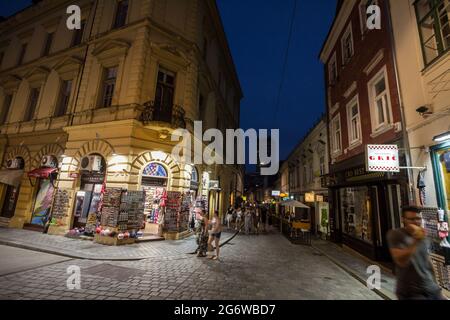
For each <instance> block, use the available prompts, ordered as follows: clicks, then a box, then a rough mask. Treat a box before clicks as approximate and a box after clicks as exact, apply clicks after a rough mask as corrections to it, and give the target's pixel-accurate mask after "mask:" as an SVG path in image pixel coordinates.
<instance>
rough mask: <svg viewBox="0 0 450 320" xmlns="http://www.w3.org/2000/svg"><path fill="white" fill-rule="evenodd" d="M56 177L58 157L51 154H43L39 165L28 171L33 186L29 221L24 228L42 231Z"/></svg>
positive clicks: (47, 215)
mask: <svg viewBox="0 0 450 320" xmlns="http://www.w3.org/2000/svg"><path fill="white" fill-rule="evenodd" d="M57 177H58V159H57V158H56V157H55V156H53V155H46V156H43V157H42V159H41V165H40V167H39V168H36V169H34V170H32V171H30V172H28V178H29V179H30V184H31V186H32V187H34V188H35V193H34V197H33V201H32V203H33V205H32V211H31V221H30V223H28V224H25V225H24V229H28V230H35V231H42V230H43V229H44V226H45V224H46V223H47V221H48V219H50V211H51V207H52V202H53V196H54V193H55V186H56V180H57Z"/></svg>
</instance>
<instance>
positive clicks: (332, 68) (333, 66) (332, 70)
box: [328, 52, 338, 84]
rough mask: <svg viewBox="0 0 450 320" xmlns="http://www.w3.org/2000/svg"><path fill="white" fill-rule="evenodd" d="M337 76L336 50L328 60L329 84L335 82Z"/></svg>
mask: <svg viewBox="0 0 450 320" xmlns="http://www.w3.org/2000/svg"><path fill="white" fill-rule="evenodd" d="M337 76H338V70H337V60H336V52H335V53H334V54H333V57H332V58H331V60H330V62H329V63H328V79H329V80H328V81H329V83H330V84H335V83H336V80H337Z"/></svg>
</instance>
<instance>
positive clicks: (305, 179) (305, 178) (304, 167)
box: [303, 166, 308, 188]
mask: <svg viewBox="0 0 450 320" xmlns="http://www.w3.org/2000/svg"><path fill="white" fill-rule="evenodd" d="M307 184H308V168H307V167H306V166H303V188H305V187H306V185H307Z"/></svg>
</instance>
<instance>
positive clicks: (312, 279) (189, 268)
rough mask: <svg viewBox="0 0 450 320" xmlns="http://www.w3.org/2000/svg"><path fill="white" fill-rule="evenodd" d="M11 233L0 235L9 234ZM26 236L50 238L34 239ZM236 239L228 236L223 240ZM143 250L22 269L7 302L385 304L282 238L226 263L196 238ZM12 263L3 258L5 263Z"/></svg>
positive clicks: (6, 291)
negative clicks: (204, 252) (73, 271)
mask: <svg viewBox="0 0 450 320" xmlns="http://www.w3.org/2000/svg"><path fill="white" fill-rule="evenodd" d="M4 231H5V230H1V234H2V235H4ZM21 232H26V231H21ZM24 235H25V234H24ZM26 235H28V236H30V237H38V235H39V237H48V236H45V235H40V234H37V233H29V232H26ZM230 236H231V234H225V236H224V239H228V238H229V237H230ZM0 238H1V237H0ZM52 238H53V237H51V238H50V239H52ZM57 239H59V241H60V242H61V243H63V242H64V241H65V240H70V241H71V242H72V243H73V244H74V245H75V249H76V250H81V249H80V248H77V247H76V245H78V246H81V245H84V246H86V247H85V249H84V250H85V254H86V255H89V256H91V255H95V252H97V254H98V255H99V256H100V257H106V255H105V253H104V250H105V251H106V252H109V253H111V250H114V249H112V248H108V247H97V245H95V244H92V243H87V242H86V241H80V240H71V239H65V238H61V237H58V238H57ZM61 243H60V246H62V244H61ZM89 245H90V246H91V247H89ZM138 246H140V247H139V248H138V249H136V248H135V247H134V246H132V247H128V248H127V247H121V248H116V249H115V250H120V251H122V250H127V249H128V250H131V251H133V250H140V252H142V251H145V252H147V253H149V252H152V253H153V255H152V257H148V258H145V259H141V260H130V261H117V260H116V261H107V260H89V259H67V258H66V259H61V261H56V262H55V260H52V261H51V262H50V264H43V265H42V266H37V267H32V266H31V267H30V268H27V269H26V270H24V269H23V268H19V266H18V271H17V272H11V271H10V268H9V269H8V270H9V271H10V272H9V273H8V274H5V275H3V276H0V298H1V299H101V300H103V299H219V300H222V299H224V300H233V299H328V300H338V299H363V300H367V299H373V300H375V299H381V298H380V297H379V296H378V295H377V294H376V293H374V292H372V291H370V290H369V289H368V288H366V287H365V286H364V285H362V284H361V282H359V281H357V280H356V279H354V278H353V277H351V276H350V275H349V274H348V273H346V272H344V271H343V270H342V269H341V268H339V267H337V266H336V265H335V264H334V263H333V262H332V261H331V260H329V259H328V258H327V257H326V256H324V255H322V254H320V253H319V252H318V251H316V250H315V249H314V248H311V247H306V246H296V245H292V244H291V243H290V242H289V241H287V240H286V239H285V238H284V237H282V236H281V235H279V234H275V233H272V234H269V235H260V236H244V235H242V236H241V235H239V236H237V237H236V238H235V239H233V240H232V241H231V242H230V244H228V245H226V246H224V247H223V250H222V260H221V261H220V262H217V261H211V260H207V259H204V258H197V257H195V256H194V255H191V254H189V252H192V251H193V249H194V248H195V242H194V239H193V238H190V239H187V240H183V241H178V242H172V241H163V242H151V243H143V244H139V245H138ZM11 250H20V251H21V256H23V255H24V251H28V250H24V249H19V248H12V247H8V251H11ZM66 250H67V251H69V248H66ZM76 250H75V251H76ZM28 252H30V254H31V253H32V254H36V252H35V251H28ZM0 254H2V255H3V256H4V257H5V255H7V257H6V258H8V260H9V259H14V254H13V253H11V252H10V253H7V252H6V250H5V249H4V247H0ZM9 257H11V258H9ZM5 260H6V259H3V258H2V259H1V262H0V264H3V263H5V262H4V261H5ZM18 261H20V259H19V260H18ZM9 264H11V261H9ZM74 265H75V266H79V267H80V269H81V289H80V290H69V289H68V288H67V285H66V281H67V279H68V277H69V274H68V273H67V268H68V267H69V266H74Z"/></svg>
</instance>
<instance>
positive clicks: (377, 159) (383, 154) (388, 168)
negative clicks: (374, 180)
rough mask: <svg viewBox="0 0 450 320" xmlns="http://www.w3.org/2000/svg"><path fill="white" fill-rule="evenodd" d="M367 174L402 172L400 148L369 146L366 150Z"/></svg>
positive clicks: (394, 146)
mask: <svg viewBox="0 0 450 320" xmlns="http://www.w3.org/2000/svg"><path fill="white" fill-rule="evenodd" d="M366 170H367V172H400V163H399V159H398V146H397V145H387V144H376V145H374V144H369V145H367V150H366Z"/></svg>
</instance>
